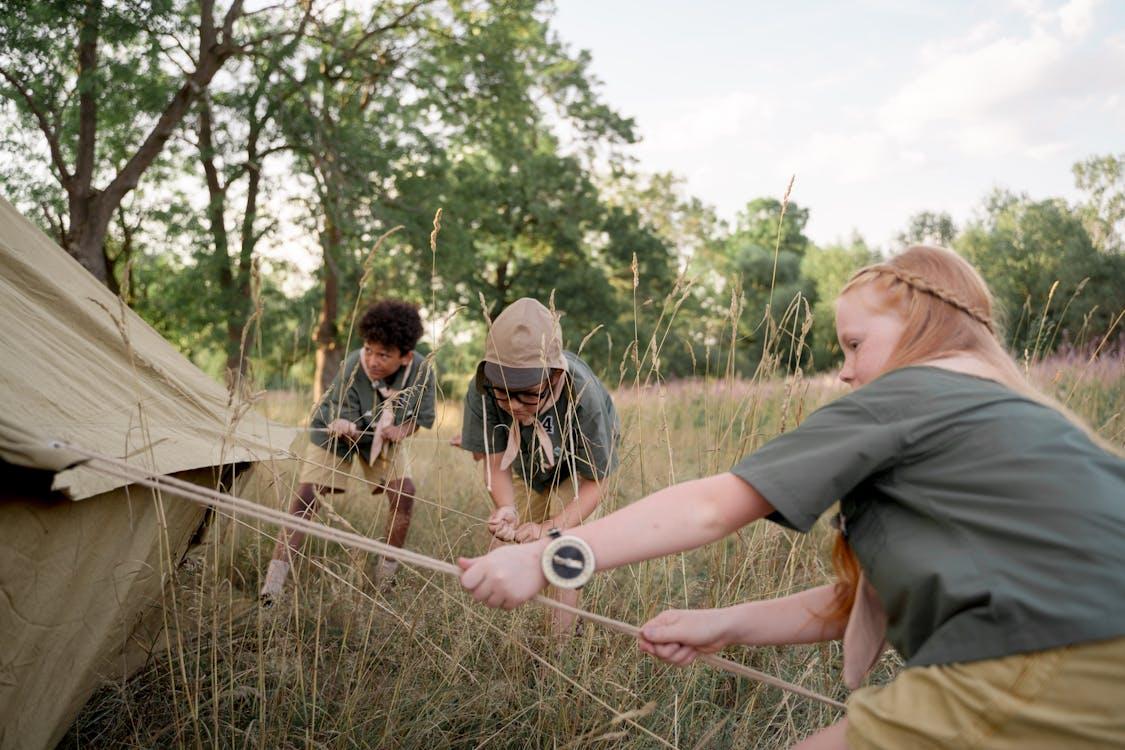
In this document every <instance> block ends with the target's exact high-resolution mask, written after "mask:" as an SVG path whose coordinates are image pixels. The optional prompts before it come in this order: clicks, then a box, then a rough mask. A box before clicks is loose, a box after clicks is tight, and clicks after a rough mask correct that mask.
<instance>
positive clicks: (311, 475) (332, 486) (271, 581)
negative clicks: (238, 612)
mask: <svg viewBox="0 0 1125 750" xmlns="http://www.w3.org/2000/svg"><path fill="white" fill-rule="evenodd" d="M347 461H348V459H341V458H339V457H338V456H336V454H334V453H331V452H329V451H327V450H325V449H324V448H320V447H318V446H316V445H314V444H311V443H310V444H309V445H308V446H306V448H305V456H304V462H303V464H302V466H301V472H300V484H299V485H298V486H297V494H296V495H295V496H294V498H293V501H292V502H291V503H290V504H289V512H290V513H291V514H293V515H295V516H298V517H299V518H310V517H312V516H313V515H315V514H316V510H317V506H318V505H319V502H318V499H317V498H319V497H320V496H321V495H322V494H324V493H326V492H343V491H344V485H345V483H346V481H347V476H348V472H347V468H346V466H347ZM304 540H305V534H304V532H303V531H298V530H296V529H292V530H291V529H281V531H280V532H279V534H278V539H277V544H275V545H274V548H273V556H272V558H271V559H270V563H269V568H268V570H267V571H266V580H265V582H264V583H263V585H262V590H261V592H260V596H261V598H262V600H263V602H264V603H266V604H270V603H272V601H273V599H274V598H275V597H276V596H278V595H279V594H280V593H281V590H282V589H283V588H284V586H285V581H286V579H287V578H288V577H289V570H290V568H291V567H292V564H293V560H294V558H295V557H296V553H297V552H299V551H300V549H301V544H302V542H304Z"/></svg>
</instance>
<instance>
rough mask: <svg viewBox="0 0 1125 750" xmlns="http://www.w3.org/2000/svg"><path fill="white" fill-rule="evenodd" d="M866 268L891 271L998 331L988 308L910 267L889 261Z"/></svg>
mask: <svg viewBox="0 0 1125 750" xmlns="http://www.w3.org/2000/svg"><path fill="white" fill-rule="evenodd" d="M866 270H867V271H870V272H873V273H889V274H891V275H892V276H894V277H895V278H896V279H898V280H899V281H901V282H902V283H904V284H906V285H907V286H909V287H911V288H913V289H916V290H917V291H919V292H925V293H926V294H931V295H933V296H934V297H937V298H938V299H940V300H941V301H942V302H944V303H946V304H947V305H952V306H953V307H956V308H957V309H958V310H960V311H961V312H963V313H965V314H966V315H968V316H969V317H970V318H972V319H973V320H975V321H977V322H978V323H980V324H981V325H983V326H984V327H985V328H987V329H988V330H989V332H990V333H993V334H995V333H996V327H995V325H994V324H993V322H992V316H991V315H989V313H988V311H987V310H985V309H982V308H981V307H980V306H979V305H973V304H971V303H969V302H968V301H966V300H965V299H964V298H963V297H961V295H959V294H957V293H956V292H954V291H952V290H950V289H945V288H943V287H940V286H937V285H936V284H931V283H930V282H929V281H927V280H926V279H925V278H924V277H922V276H921V275H919V274H917V273H914V272H913V271H910V270H909V269H906V268H901V267H899V266H893V265H890V264H888V263H880V264H879V265H875V266H869V267H868V268H867V269H866Z"/></svg>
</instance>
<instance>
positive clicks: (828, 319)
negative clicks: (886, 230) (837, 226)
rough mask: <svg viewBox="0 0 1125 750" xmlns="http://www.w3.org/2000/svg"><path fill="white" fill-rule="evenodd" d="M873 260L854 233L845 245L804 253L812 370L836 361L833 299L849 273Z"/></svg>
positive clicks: (873, 254) (813, 248) (811, 247)
mask: <svg viewBox="0 0 1125 750" xmlns="http://www.w3.org/2000/svg"><path fill="white" fill-rule="evenodd" d="M876 260H877V256H876V254H875V252H874V251H873V250H871V248H870V247H868V245H867V243H866V242H864V240H863V238H862V237H860V236H859V235H858V234H856V235H854V236H853V237H852V238H851V241H850V242H848V243H847V244H846V245H845V244H835V245H827V246H825V247H817V246H816V245H811V246H810V247H809V249H808V251H807V252H806V253H805V257H804V259H803V260H802V261H801V275H802V276H804V277H805V278H807V279H808V280H809V281H811V282H812V284H813V287H814V289H815V290H816V304H815V305H814V306H813V320H814V322H813V330H812V336H811V346H812V352H813V354H812V364H813V366H814V367H816V369H818V370H823V369H827V368H829V367H831V366H833V365H834V364H836V363H837V362H838V361H839V359H840V355H841V351H840V346H839V342H838V341H837V339H836V297H837V296H838V295H839V294H840V290H841V289H843V288H844V284H846V283H847V281H848V279H849V278H851V276H852V274H854V273H855V272H856V271H858V270H859V269H860V268H862V267H864V266H866V265H870V264H872V263H874V262H875V261H876Z"/></svg>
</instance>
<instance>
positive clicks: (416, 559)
mask: <svg viewBox="0 0 1125 750" xmlns="http://www.w3.org/2000/svg"><path fill="white" fill-rule="evenodd" d="M48 447H49V448H51V449H54V450H61V451H69V452H71V453H73V454H76V455H79V456H83V457H85V459H86V461H85V462H83V464H82V465H83V466H85V467H86V468H88V469H90V470H92V471H99V472H102V473H104V474H107V475H110V476H115V477H118V478H121V479H126V480H128V481H129V482H131V483H134V484H139V485H142V486H145V487H151V488H152V489H155V490H159V491H161V492H165V493H167V494H169V495H175V496H178V497H182V498H184V499H186V500H191V501H192V502H195V503H199V504H202V505H207V506H210V507H212V508H215V509H217V510H224V511H227V512H229V513H232V514H234V513H237V514H241V515H244V516H249V517H251V518H257V519H258V520H261V521H267V522H269V523H274V524H277V525H278V526H283V527H286V528H289V529H298V530H300V531H303V532H305V533H306V534H309V535H311V536H315V537H318V538H320V539H325V540H327V541H331V542H336V543H337V544H341V545H343V546H346V547H352V548H355V549H360V550H364V551H367V552H375V553H378V554H382V555H385V556H386V557H391V558H394V559H396V560H400V561H402V562H405V563H408V564H411V565H416V566H418V567H420V568H426V569H429V570H433V571H436V572H439V573H445V574H447V575H452V576H456V577H458V578H459V577H460V575H461V569H460V568H458V567H457V566H456V565H454V564H453V563H449V562H445V561H443V560H437V559H435V558H432V557H428V556H426V555H423V554H421V553H419V552H415V551H413V550H409V549H405V548H402V547H392V546H391V545H389V544H386V543H384V542H380V541H378V540H375V539H371V538H369V537H365V536H362V535H360V534H355V533H352V532H350V531H344V530H342V529H335V528H332V527H331V526H325V525H324V524H320V523H317V522H315V521H310V520H308V519H306V518H301V517H300V516H294V515H291V514H289V513H283V512H281V511H278V510H274V509H273V508H267V507H265V506H263V505H258V504H257V503H254V502H251V501H249V500H245V499H243V498H240V497H236V496H234V495H230V494H226V493H223V492H218V491H217V490H211V489H207V488H204V487H199V486H198V485H194V484H191V483H190V482H186V481H184V480H182V479H176V478H175V477H168V476H153V475H152V474H151V472H147V471H144V470H143V469H138V468H137V467H135V466H132V465H130V464H128V463H126V462H125V461H122V460H120V459H117V458H113V457H111V456H107V455H104V454H101V453H97V452H95V451H91V450H88V449H86V448H83V447H81V446H77V445H73V444H71V443H67V442H65V441H62V440H52V441H50V442H49V443H48ZM535 601H536V602H537V603H538V604H541V605H543V606H546V607H554V608H555V609H560V610H562V611H564V612H569V613H571V614H574V615H577V616H578V617H581V618H583V619H585V620H589V621H591V622H596V623H598V624H600V625H603V626H604V627H606V628H609V629H610V630H614V631H617V632H618V633H623V634H625V635H629V636H632V637H634V638H635V637H636V636H637V635H638V634H639V633H640V628H638V627H637V626H635V625H631V624H629V623H627V622H622V621H620V620H615V619H613V618H611V617H605V616H603V615H599V614H596V613H594V612H588V611H586V610H584V609H579V608H577V607H571V606H569V605H567V604H563V603H562V602H557V601H555V600H553V599H549V598H547V597H545V596H543V595H542V594H539V595H537V596H536V597H535ZM699 660H700V661H702V662H704V663H706V664H709V665H711V666H712V667H715V668H717V669H721V670H724V671H727V672H730V673H731V674H735V675H738V676H740V677H746V678H748V679H751V680H755V681H757V682H761V683H763V684H766V685H770V686H771V687H776V688H780V689H781V690H785V691H788V692H790V693H795V694H796V695H801V696H804V697H806V698H810V699H812V700H815V701H819V702H820V703H823V704H825V705H828V706H832V707H833V708H837V709H841V710H843V709H844V708H845V706H844V704H843V703H841V702H839V701H837V700H833V699H832V698H829V697H827V696H824V695H821V694H820V693H817V692H815V691H813V690H809V689H807V688H804V687H801V686H800V685H795V684H793V683H791V682H787V681H785V680H782V679H780V678H778V677H774V676H773V675H769V674H766V673H765V672H760V671H758V670H756V669H752V668H751V667H747V666H745V665H743V664H739V663H738V662H734V661H731V660H730V659H724V658H723V657H721V656H717V655H715V654H702V655H700V657H699Z"/></svg>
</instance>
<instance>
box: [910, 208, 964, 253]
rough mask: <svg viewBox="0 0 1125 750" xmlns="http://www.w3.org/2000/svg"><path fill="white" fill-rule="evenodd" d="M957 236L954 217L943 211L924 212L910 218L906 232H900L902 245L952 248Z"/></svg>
mask: <svg viewBox="0 0 1125 750" xmlns="http://www.w3.org/2000/svg"><path fill="white" fill-rule="evenodd" d="M956 236H957V226H956V225H955V224H954V223H953V217H951V216H950V215H949V214H947V213H945V212H944V211H942V212H941V213H934V212H932V211H922V212H920V213H917V214H914V215H913V216H911V217H910V220H909V221H908V222H907V224H906V230H905V231H903V232H900V233H899V235H898V241H899V244H900V245H904V246H905V245H937V246H938V247H950V246H951V245H952V244H953V239H954V238H955V237H956Z"/></svg>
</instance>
